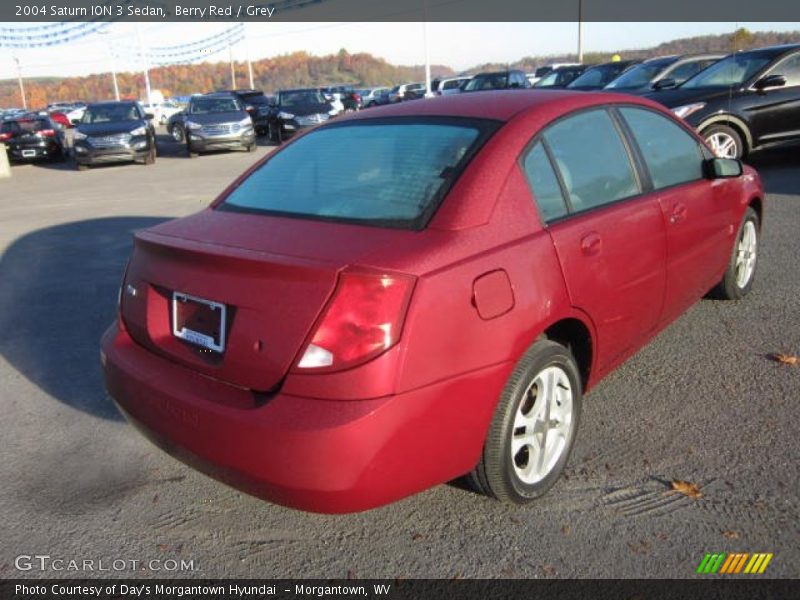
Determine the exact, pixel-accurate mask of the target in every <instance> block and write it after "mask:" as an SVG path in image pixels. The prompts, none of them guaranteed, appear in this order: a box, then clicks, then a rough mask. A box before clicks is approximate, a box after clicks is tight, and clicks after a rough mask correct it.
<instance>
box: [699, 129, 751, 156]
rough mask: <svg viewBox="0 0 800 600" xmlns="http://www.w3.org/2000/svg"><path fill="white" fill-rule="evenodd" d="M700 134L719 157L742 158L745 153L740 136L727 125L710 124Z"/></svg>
mask: <svg viewBox="0 0 800 600" xmlns="http://www.w3.org/2000/svg"><path fill="white" fill-rule="evenodd" d="M700 135H701V136H703V139H704V140H705V141H706V143H707V144H708V145H709V146H710V147H711V150H713V152H714V154H715V155H716V156H718V157H719V158H736V159H742V158H744V155H745V154H746V153H747V152H746V150H747V149H746V148H745V146H744V142H743V141H742V136H740V135H739V132H738V131H736V130H735V129H734V128H733V127H729V126H728V125H711V126H710V127H706V128H705V129H704V130H703V132H702V133H701V134H700Z"/></svg>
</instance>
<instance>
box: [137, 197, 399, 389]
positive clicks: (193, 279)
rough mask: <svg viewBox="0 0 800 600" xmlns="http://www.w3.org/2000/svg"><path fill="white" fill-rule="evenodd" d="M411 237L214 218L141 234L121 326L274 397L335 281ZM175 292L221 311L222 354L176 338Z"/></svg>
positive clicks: (190, 363) (170, 354) (274, 220)
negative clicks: (350, 268) (217, 306)
mask: <svg viewBox="0 0 800 600" xmlns="http://www.w3.org/2000/svg"><path fill="white" fill-rule="evenodd" d="M409 233H410V232H403V231H392V230H386V229H378V228H371V227H362V226H355V225H345V224H333V223H325V222H317V221H306V220H300V219H288V218H278V217H271V216H262V215H249V214H243V213H234V212H227V211H215V210H211V209H209V210H206V211H203V212H201V213H198V214H196V215H192V216H190V217H186V218H184V219H179V220H176V221H170V222H168V223H164V224H161V225H158V226H156V227H154V228H151V229H148V230H144V231H141V232H138V233H137V234H136V235H135V238H134V252H133V256H132V258H131V261H130V264H129V266H128V270H127V274H126V279H125V282H124V284H123V289H122V318H123V321H124V324H125V327H126V328H127V330H128V332H129V333H130V335H131V337H132V338H133V339H134V340H135V341H136V342H138V343H139V344H141V345H142V346H144V347H146V348H148V349H149V350H151V351H153V352H155V353H157V354H160V355H162V356H164V357H166V358H169V359H170V360H173V361H176V362H178V363H180V364H183V365H185V366H187V367H190V368H192V369H194V370H196V371H199V372H201V373H204V374H206V375H209V376H211V377H214V378H216V379H219V380H222V381H226V382H228V383H231V384H234V385H237V386H241V387H244V388H248V389H253V390H257V391H269V390H272V389H274V388H276V387H277V386H279V385H280V383H281V381H282V379H283V377H284V376H285V374H286V373H287V372H288V371H289V369H291V368H292V366H293V364H294V361H295V359H296V357H297V355H298V353H299V352H300V351H301V350H302V346H303V343H304V342H305V340H306V338H307V337H308V335H309V333H310V332H311V329H312V327H313V325H314V324H315V322H316V321H317V318H318V317H319V315H320V313H321V311H322V309H323V308H324V306H325V304H326V302H327V300H328V298H329V297H330V296H331V294H332V293H333V290H334V288H335V286H336V280H337V275H338V272H339V271H340V270H341V269H342V268H343V267H345V266H347V265H348V264H354V263H359V261H360V260H361V259H362V258H364V257H366V256H367V255H369V254H371V253H373V252H375V251H376V250H377V249H379V248H381V247H384V246H386V245H387V244H391V243H393V240H395V241H397V240H396V238H398V237H402V236H404V235H409ZM359 264H361V263H359ZM176 292H177V293H178V294H186V295H188V296H191V297H196V298H201V299H204V300H208V301H212V302H217V303H221V304H224V305H225V321H226V323H225V324H224V329H225V344H224V345H225V347H224V350H223V351H222V352H216V351H213V350H209V349H207V348H204V347H202V346H201V345H198V344H196V343H192V342H190V341H187V340H185V339H181V338H179V337H176V336H175V335H174V333H173V320H174V319H175V315H174V314H173V302H174V300H173V294H174V293H176Z"/></svg>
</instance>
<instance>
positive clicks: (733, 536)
mask: <svg viewBox="0 0 800 600" xmlns="http://www.w3.org/2000/svg"><path fill="white" fill-rule="evenodd" d="M722 535H723V536H725V537H726V538H728V539H729V540H738V539H739V532H738V531H723V532H722Z"/></svg>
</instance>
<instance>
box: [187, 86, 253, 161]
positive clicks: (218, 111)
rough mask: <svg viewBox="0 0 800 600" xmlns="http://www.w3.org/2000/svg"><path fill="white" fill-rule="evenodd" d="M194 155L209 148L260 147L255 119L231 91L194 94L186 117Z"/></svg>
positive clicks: (189, 150) (189, 143) (188, 139)
mask: <svg viewBox="0 0 800 600" xmlns="http://www.w3.org/2000/svg"><path fill="white" fill-rule="evenodd" d="M183 130H184V134H185V136H186V151H187V153H188V154H189V157H190V158H194V157H195V156H197V155H198V154H199V153H200V152H205V151H208V150H237V149H241V150H247V151H248V152H251V151H252V150H253V148H255V146H256V133H255V128H254V126H253V119H252V118H251V117H250V115H249V114H248V113H247V111H246V110H245V105H244V104H242V102H241V101H240V100H239V99H238V98H237V97H236V96H234V95H233V94H230V93H228V92H222V93H214V94H205V95H203V96H193V97H192V99H191V100H190V101H189V106H188V107H187V108H186V114H185V116H184V119H183Z"/></svg>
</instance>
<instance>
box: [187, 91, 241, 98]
mask: <svg viewBox="0 0 800 600" xmlns="http://www.w3.org/2000/svg"><path fill="white" fill-rule="evenodd" d="M234 95H235V92H209V93H208V94H203V95H202V96H195V97H196V98H232V97H233V96H234Z"/></svg>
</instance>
